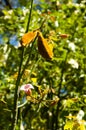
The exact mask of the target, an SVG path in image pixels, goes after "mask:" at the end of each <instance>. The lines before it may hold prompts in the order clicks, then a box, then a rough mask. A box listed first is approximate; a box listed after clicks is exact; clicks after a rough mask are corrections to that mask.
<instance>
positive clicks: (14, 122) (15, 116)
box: [11, 0, 33, 130]
mask: <svg viewBox="0 0 86 130" xmlns="http://www.w3.org/2000/svg"><path fill="white" fill-rule="evenodd" d="M32 5H33V0H31V9H30V13H29V18H28V23H27V28H26V32H28V29H29V25H30V19H31V13H32ZM23 56H24V48H23V47H22V50H21V59H20V65H19V71H18V77H17V80H16V88H15V94H14V106H13V119H12V125H11V130H15V129H16V124H17V118H18V107H17V106H18V97H19V91H18V87H19V84H20V80H21V78H22V75H23V73H24V70H25V68H24V69H23V71H22V72H21V69H22V63H23ZM28 61H29V58H28ZM28 61H27V62H28ZM25 67H26V65H25Z"/></svg>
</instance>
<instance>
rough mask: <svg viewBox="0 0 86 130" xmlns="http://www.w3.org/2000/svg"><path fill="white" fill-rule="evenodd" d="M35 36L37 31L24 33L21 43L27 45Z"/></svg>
mask: <svg viewBox="0 0 86 130" xmlns="http://www.w3.org/2000/svg"><path fill="white" fill-rule="evenodd" d="M36 36H37V31H32V32H28V33H25V34H24V35H23V36H22V38H21V44H22V45H23V46H27V45H29V44H30V43H31V42H32V41H33V40H34V39H35V38H36Z"/></svg>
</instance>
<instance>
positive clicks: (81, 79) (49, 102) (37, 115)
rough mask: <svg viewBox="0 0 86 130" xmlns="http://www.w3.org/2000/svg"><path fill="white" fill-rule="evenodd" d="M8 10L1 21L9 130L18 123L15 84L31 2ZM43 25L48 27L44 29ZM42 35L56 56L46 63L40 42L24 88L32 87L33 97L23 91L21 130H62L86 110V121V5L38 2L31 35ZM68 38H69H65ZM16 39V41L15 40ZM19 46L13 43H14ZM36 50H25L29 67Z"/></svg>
mask: <svg viewBox="0 0 86 130" xmlns="http://www.w3.org/2000/svg"><path fill="white" fill-rule="evenodd" d="M20 5H21V6H20V7H18V8H13V9H9V8H7V7H4V8H3V9H2V10H1V12H2V13H3V15H1V17H0V117H1V118H0V129H1V130H9V128H10V125H11V120H12V109H13V98H14V91H15V81H16V78H17V74H18V67H19V63H20V58H21V57H20V54H21V45H20V39H21V37H22V35H24V33H25V30H26V26H27V21H28V15H29V10H30V2H29V1H27V0H25V1H20ZM42 24H43V25H42ZM41 26H42V28H41V32H42V34H43V36H44V37H45V38H47V39H48V41H49V43H51V44H52V46H53V53H54V57H53V59H52V60H51V61H46V60H45V59H44V58H42V57H41V55H40V54H39V52H38V48H37V40H35V42H34V45H33V48H32V52H31V56H30V60H29V63H28V64H27V67H26V69H25V72H24V74H23V76H22V79H21V83H20V86H21V85H23V84H27V83H31V84H32V85H33V86H34V88H35V89H34V90H33V91H32V96H33V98H30V99H29V98H28V97H26V98H27V99H26V98H25V95H24V94H22V93H21V92H20V95H19V104H22V103H23V102H24V101H25V100H28V103H27V104H26V105H25V106H24V107H22V108H20V109H19V114H18V123H17V124H18V125H17V126H16V130H22V129H23V128H24V129H25V130H56V129H58V130H60V128H61V129H62V128H63V127H64V125H65V122H66V117H65V116H68V115H69V114H72V115H75V116H76V114H77V113H78V112H79V110H83V111H84V113H85V115H84V117H83V120H86V43H85V39H86V3H85V1H82V2H81V3H79V4H77V3H72V2H71V1H68V2H66V4H65V1H64V2H63V3H61V2H60V1H59V0H58V1H53V2H52V0H51V1H50V2H49V3H48V2H44V1H43V0H41V1H40V4H36V3H34V5H33V10H32V16H31V22H30V27H29V31H33V30H36V29H38V28H40V27H41ZM63 34H65V35H66V36H67V37H64V36H63ZM14 37H16V38H14ZM12 41H13V42H12ZM30 50H31V46H29V47H26V48H25V54H24V57H23V58H24V60H23V65H24V64H25V61H26V59H27V58H28V56H29V54H30Z"/></svg>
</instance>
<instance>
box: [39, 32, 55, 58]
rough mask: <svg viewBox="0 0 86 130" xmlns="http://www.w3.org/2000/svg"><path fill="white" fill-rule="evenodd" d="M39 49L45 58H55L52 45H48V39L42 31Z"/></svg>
mask: <svg viewBox="0 0 86 130" xmlns="http://www.w3.org/2000/svg"><path fill="white" fill-rule="evenodd" d="M38 50H39V52H40V54H41V55H42V56H43V57H44V58H46V59H52V58H53V51H52V47H50V46H49V45H48V43H47V40H46V39H45V38H44V37H43V35H42V33H41V32H38Z"/></svg>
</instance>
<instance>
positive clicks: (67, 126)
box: [64, 121, 73, 130]
mask: <svg viewBox="0 0 86 130" xmlns="http://www.w3.org/2000/svg"><path fill="white" fill-rule="evenodd" d="M72 128H73V121H67V122H66V124H65V126H64V130H72Z"/></svg>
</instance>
